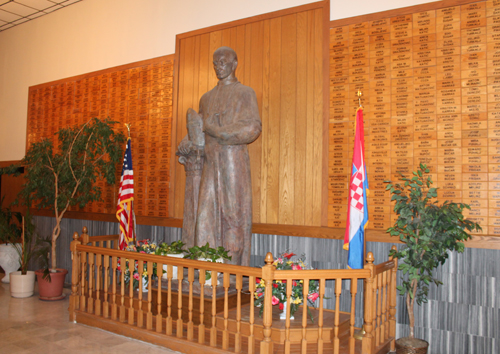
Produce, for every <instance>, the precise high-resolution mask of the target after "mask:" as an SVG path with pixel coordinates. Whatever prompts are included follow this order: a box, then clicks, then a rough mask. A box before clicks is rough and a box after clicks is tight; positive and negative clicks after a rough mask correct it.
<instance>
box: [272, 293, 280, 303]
mask: <svg viewBox="0 0 500 354" xmlns="http://www.w3.org/2000/svg"><path fill="white" fill-rule="evenodd" d="M279 302H280V300H279V299H278V298H277V297H276V296H274V295H273V298H272V300H271V303H272V304H273V305H278V304H279Z"/></svg>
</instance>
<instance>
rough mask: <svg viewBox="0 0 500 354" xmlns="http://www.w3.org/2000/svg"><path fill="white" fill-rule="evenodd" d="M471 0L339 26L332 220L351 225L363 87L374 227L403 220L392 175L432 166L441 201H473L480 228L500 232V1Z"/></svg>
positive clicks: (333, 84) (333, 68)
mask: <svg viewBox="0 0 500 354" xmlns="http://www.w3.org/2000/svg"><path fill="white" fill-rule="evenodd" d="M462 3H463V4H456V6H450V7H443V8H440V7H439V6H438V5H435V6H433V7H432V8H430V9H428V10H425V11H420V12H415V13H404V14H401V15H397V16H390V17H386V18H383V17H380V16H378V17H376V18H375V17H374V16H371V18H370V19H368V18H363V19H364V20H365V21H360V22H354V23H352V22H351V23H344V25H342V26H334V27H332V28H331V30H330V121H329V173H328V174H329V191H328V192H329V199H328V212H329V214H328V226H329V227H344V226H345V214H346V210H345V208H346V205H347V194H346V193H345V191H347V188H346V185H347V181H348V178H349V175H350V165H351V156H352V141H353V133H354V130H353V129H354V127H353V122H354V116H355V110H356V108H357V106H358V104H357V100H356V96H355V94H356V91H357V90H361V91H362V92H363V104H364V112H365V148H366V163H367V167H368V177H369V184H370V193H371V194H370V196H369V199H368V203H369V212H370V224H369V226H368V227H369V229H372V230H374V231H375V230H381V231H382V230H385V229H387V227H389V226H390V225H391V224H392V223H393V221H394V219H395V215H394V213H393V212H392V209H393V205H392V203H391V202H390V196H389V194H388V193H387V192H386V191H385V184H384V180H388V179H392V180H393V181H395V180H397V179H398V173H399V172H401V173H404V174H409V173H411V171H413V170H415V169H417V168H418V165H419V164H420V163H426V164H427V165H428V166H429V168H430V170H431V173H432V177H433V180H434V185H435V186H437V187H438V188H439V190H438V197H439V200H440V201H444V200H451V201H455V202H464V203H467V204H470V205H471V210H470V211H466V212H465V214H466V215H467V216H468V217H469V218H471V219H473V220H475V221H477V222H479V223H480V224H481V226H482V228H483V231H482V232H481V233H480V234H481V235H483V236H500V212H498V210H500V209H499V208H500V203H498V202H497V200H498V197H499V194H498V192H497V191H498V190H500V178H499V174H498V173H499V172H498V171H500V169H499V168H498V166H499V162H500V158H499V156H500V149H499V148H498V146H499V144H498V141H500V139H499V136H500V133H499V130H498V129H497V127H500V104H499V103H498V102H500V99H498V97H499V92H500V89H498V82H500V70H499V69H498V68H500V66H499V65H498V61H497V60H496V58H497V57H498V55H499V53H500V37H499V36H498V28H497V27H498V24H499V23H500V17H499V16H500V2H499V1H480V2H474V3H470V2H469V1H463V2H462ZM428 6H431V5H430V4H429V5H428Z"/></svg>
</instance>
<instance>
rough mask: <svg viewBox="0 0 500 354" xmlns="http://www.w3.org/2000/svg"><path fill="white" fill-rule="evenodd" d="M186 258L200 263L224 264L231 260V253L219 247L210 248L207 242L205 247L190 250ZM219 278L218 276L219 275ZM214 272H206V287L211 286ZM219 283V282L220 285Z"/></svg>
mask: <svg viewBox="0 0 500 354" xmlns="http://www.w3.org/2000/svg"><path fill="white" fill-rule="evenodd" d="M184 258H189V259H196V260H198V261H206V262H216V263H224V260H228V261H230V260H231V258H232V257H231V256H230V255H229V251H227V250H226V249H225V248H224V247H222V246H219V247H217V248H212V247H210V245H209V243H208V242H207V243H206V244H205V246H201V247H200V246H193V247H191V248H189V249H188V251H187V253H186V255H185V256H184ZM217 276H218V274H217ZM211 278H212V272H210V271H208V270H207V271H205V285H211V284H212V282H211V280H210V279H211ZM218 283H219V282H217V284H218Z"/></svg>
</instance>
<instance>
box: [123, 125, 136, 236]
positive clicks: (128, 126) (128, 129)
mask: <svg viewBox="0 0 500 354" xmlns="http://www.w3.org/2000/svg"><path fill="white" fill-rule="evenodd" d="M125 126H126V127H127V131H128V138H129V139H130V127H131V126H132V123H125ZM131 207H132V216H133V219H134V238H133V239H132V241H133V242H134V245H135V243H136V235H137V223H136V222H135V213H134V210H133V208H134V204H133V202H132V204H131Z"/></svg>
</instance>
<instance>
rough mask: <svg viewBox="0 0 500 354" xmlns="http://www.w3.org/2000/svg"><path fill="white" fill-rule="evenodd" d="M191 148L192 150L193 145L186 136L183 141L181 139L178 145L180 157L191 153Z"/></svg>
mask: <svg viewBox="0 0 500 354" xmlns="http://www.w3.org/2000/svg"><path fill="white" fill-rule="evenodd" d="M193 148H194V145H193V143H192V142H191V140H189V139H188V138H187V136H186V137H185V138H184V139H182V141H181V143H180V144H179V148H178V150H179V152H180V153H181V154H182V155H188V154H189V153H190V152H191V150H193Z"/></svg>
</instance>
